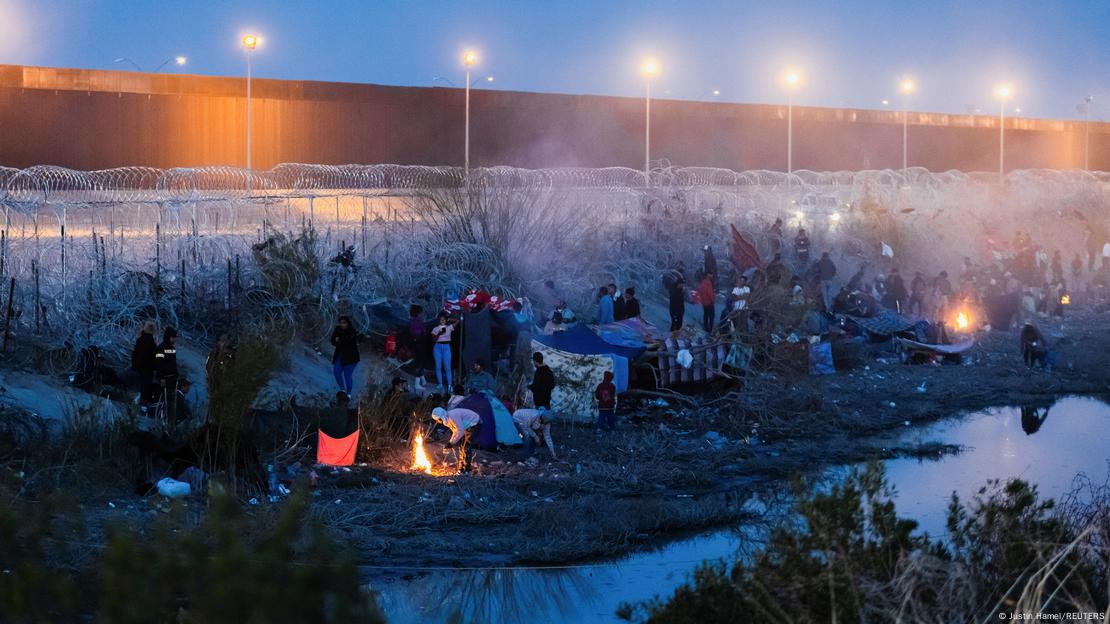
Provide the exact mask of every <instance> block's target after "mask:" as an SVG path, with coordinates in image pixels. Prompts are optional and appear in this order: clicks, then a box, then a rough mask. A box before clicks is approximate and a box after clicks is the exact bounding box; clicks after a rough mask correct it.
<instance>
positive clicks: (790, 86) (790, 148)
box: [782, 69, 802, 174]
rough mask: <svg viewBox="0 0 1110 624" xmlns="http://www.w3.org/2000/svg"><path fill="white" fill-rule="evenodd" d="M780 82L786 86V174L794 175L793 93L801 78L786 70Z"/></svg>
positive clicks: (796, 73)
mask: <svg viewBox="0 0 1110 624" xmlns="http://www.w3.org/2000/svg"><path fill="white" fill-rule="evenodd" d="M782 82H783V84H784V85H786V91H787V94H788V96H787V101H786V173H787V174H791V173H794V91H796V90H797V89H798V87H799V86H801V84H802V77H801V76H800V75H799V74H798V72H796V71H794V70H792V69H788V70H786V72H785V73H783V75H782Z"/></svg>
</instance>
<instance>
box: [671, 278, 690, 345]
mask: <svg viewBox="0 0 1110 624" xmlns="http://www.w3.org/2000/svg"><path fill="white" fill-rule="evenodd" d="M668 299H669V308H670V313H671V331H672V332H676V331H678V330H680V329H682V321H683V317H685V316H686V280H684V279H681V278H679V279H677V280H675V282H674V283H673V284H672V285H671V291H670V292H669V293H668Z"/></svg>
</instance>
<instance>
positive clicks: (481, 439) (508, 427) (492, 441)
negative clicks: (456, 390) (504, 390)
mask: <svg viewBox="0 0 1110 624" xmlns="http://www.w3.org/2000/svg"><path fill="white" fill-rule="evenodd" d="M456 407H461V408H463V409H468V410H471V411H473V412H476V413H477V414H478V415H479V416H481V418H482V429H481V431H479V432H478V439H476V440H473V444H474V446H476V447H478V448H480V449H483V450H487V451H493V450H497V445H498V443H500V444H505V445H508V446H515V445H517V444H520V434H519V433H517V430H516V425H515V424H513V415H512V414H510V413H509V409H508V408H507V407H505V404H504V403H502V402H501V401H500V399H498V398H497V397H495V396H493V395H492V394H490V393H488V392H476V393H474V394H472V395H470V396H468V397H466V398H465V399H463V400H462V401H460V402H459V404H458V405H457V406H456Z"/></svg>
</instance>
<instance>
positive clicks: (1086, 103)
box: [1083, 95, 1095, 171]
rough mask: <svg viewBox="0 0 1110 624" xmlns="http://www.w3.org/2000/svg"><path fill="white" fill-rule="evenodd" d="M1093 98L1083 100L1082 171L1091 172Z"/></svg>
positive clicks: (1088, 97) (1091, 96)
mask: <svg viewBox="0 0 1110 624" xmlns="http://www.w3.org/2000/svg"><path fill="white" fill-rule="evenodd" d="M1093 101H1095V96H1093V95H1088V96H1087V97H1085V98H1083V170H1084V171H1090V170H1091V102H1093Z"/></svg>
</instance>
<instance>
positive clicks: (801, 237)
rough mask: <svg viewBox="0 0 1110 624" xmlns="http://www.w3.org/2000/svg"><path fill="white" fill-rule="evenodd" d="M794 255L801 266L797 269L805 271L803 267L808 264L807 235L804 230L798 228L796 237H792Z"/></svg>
mask: <svg viewBox="0 0 1110 624" xmlns="http://www.w3.org/2000/svg"><path fill="white" fill-rule="evenodd" d="M794 254H795V255H797V256H798V262H800V263H801V265H802V266H801V267H799V268H800V269H802V270H805V266H806V265H807V264H809V235H807V234H806V229H805V228H798V235H797V236H795V237H794Z"/></svg>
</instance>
